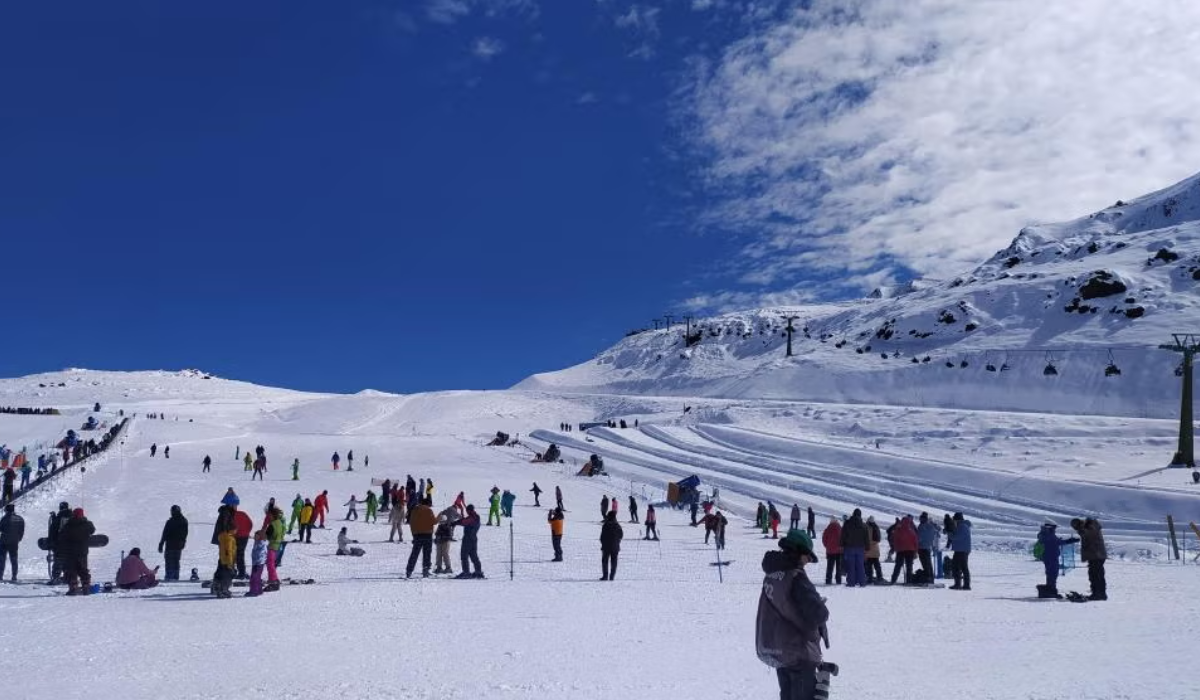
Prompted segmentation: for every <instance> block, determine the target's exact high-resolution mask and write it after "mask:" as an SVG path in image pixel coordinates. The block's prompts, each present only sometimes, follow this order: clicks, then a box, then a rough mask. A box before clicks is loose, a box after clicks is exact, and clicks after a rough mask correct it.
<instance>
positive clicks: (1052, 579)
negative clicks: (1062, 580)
mask: <svg viewBox="0 0 1200 700" xmlns="http://www.w3.org/2000/svg"><path fill="white" fill-rule="evenodd" d="M1042 563H1043V564H1045V565H1046V586H1047V587H1049V588H1054V589H1057V588H1058V558H1057V557H1055V558H1054V560H1053V561H1051V560H1049V559H1046V560H1045V561H1043V562H1042Z"/></svg>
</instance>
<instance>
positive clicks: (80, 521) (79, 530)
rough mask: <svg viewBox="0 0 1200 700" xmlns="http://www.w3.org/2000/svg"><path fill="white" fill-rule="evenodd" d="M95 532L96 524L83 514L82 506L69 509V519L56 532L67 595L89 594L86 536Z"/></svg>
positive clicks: (89, 576)
mask: <svg viewBox="0 0 1200 700" xmlns="http://www.w3.org/2000/svg"><path fill="white" fill-rule="evenodd" d="M94 534H96V526H95V525H93V524H92V522H91V521H90V520H88V519H87V517H85V516H84V513H83V509H82V508H76V509H75V510H73V511H71V519H70V520H68V521H67V522H66V524H64V525H63V526H62V530H60V531H59V533H58V552H59V553H58V554H56V556H60V555H61V558H62V562H63V575H64V576H65V577H66V579H67V595H89V594H90V593H91V587H92V574H91V572H90V571H88V538H90V537H91V536H92V535H94Z"/></svg>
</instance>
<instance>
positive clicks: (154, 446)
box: [150, 442, 158, 457]
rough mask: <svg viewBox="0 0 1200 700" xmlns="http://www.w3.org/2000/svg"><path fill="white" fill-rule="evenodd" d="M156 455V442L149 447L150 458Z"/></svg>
mask: <svg viewBox="0 0 1200 700" xmlns="http://www.w3.org/2000/svg"><path fill="white" fill-rule="evenodd" d="M157 453H158V443H157V442H156V443H153V444H151V445H150V456H151V457H153V456H154V455H155V454H157Z"/></svg>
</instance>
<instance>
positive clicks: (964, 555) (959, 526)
mask: <svg viewBox="0 0 1200 700" xmlns="http://www.w3.org/2000/svg"><path fill="white" fill-rule="evenodd" d="M950 550H951V551H952V552H954V558H953V559H951V560H950V561H951V565H952V567H953V568H954V585H953V586H951V587H950V590H952V591H959V590H962V591H969V590H971V565H970V562H969V559H970V557H971V521H970V520H964V519H963V514H962V513H955V514H954V531H953V532H951V533H950Z"/></svg>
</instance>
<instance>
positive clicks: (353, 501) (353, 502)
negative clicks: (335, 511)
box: [342, 494, 358, 520]
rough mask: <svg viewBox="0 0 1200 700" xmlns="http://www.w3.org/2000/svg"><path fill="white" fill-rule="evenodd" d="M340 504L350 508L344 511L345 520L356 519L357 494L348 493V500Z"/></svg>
mask: <svg viewBox="0 0 1200 700" xmlns="http://www.w3.org/2000/svg"><path fill="white" fill-rule="evenodd" d="M342 505H345V506H349V507H350V510H347V511H346V520H358V496H355V495H354V494H350V500H349V501H346V502H345V503H343V504H342Z"/></svg>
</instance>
